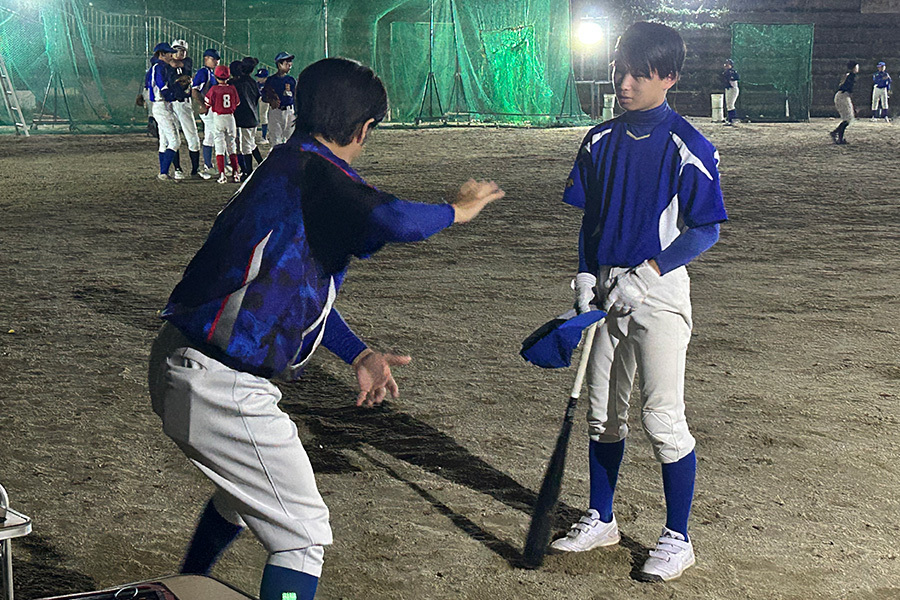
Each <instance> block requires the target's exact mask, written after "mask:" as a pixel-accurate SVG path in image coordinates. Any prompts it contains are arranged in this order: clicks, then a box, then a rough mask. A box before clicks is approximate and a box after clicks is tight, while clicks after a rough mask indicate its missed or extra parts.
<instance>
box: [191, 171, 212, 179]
mask: <svg viewBox="0 0 900 600" xmlns="http://www.w3.org/2000/svg"><path fill="white" fill-rule="evenodd" d="M211 178H212V175H210V174H209V173H207V172H206V171H205V170H204V171H200V170H198V171H197V172H196V173H192V174H191V179H211Z"/></svg>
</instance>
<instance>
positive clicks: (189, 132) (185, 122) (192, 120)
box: [170, 40, 210, 179]
mask: <svg viewBox="0 0 900 600" xmlns="http://www.w3.org/2000/svg"><path fill="white" fill-rule="evenodd" d="M171 45H172V48H174V49H175V56H174V60H173V62H172V70H171V73H170V77H171V81H170V86H171V88H172V91H173V94H174V98H173V102H172V110H173V111H174V113H175V118H176V120H177V121H178V125H179V126H180V127H181V133H182V134H183V135H184V139H185V140H186V141H187V146H188V153H189V155H190V158H191V178H194V179H209V178H210V176H209V174H208V173H207V172H206V169H204V170H203V172H202V173H201V172H199V168H200V136H199V134H198V133H197V118H196V117H195V116H194V106H193V104H191V89H192V88H191V74H192V73H193V70H194V61H193V60H191V57H190V56H188V55H187V51H188V44H187V42H186V41H184V40H175V41H173V42H172V44H171ZM174 164H175V178H176V179H183V178H184V174H183V173H182V172H181V163H180V160H179V156H178V153H176V154H175V161H174Z"/></svg>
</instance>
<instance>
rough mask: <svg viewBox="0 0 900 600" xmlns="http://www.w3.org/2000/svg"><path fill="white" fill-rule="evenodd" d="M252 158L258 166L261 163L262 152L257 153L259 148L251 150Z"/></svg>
mask: <svg viewBox="0 0 900 600" xmlns="http://www.w3.org/2000/svg"><path fill="white" fill-rule="evenodd" d="M253 158H255V159H256V164H259V163H261V162H262V161H263V157H262V152H260V151H259V148H254V149H253Z"/></svg>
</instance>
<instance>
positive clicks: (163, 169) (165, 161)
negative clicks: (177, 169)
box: [159, 150, 175, 174]
mask: <svg viewBox="0 0 900 600" xmlns="http://www.w3.org/2000/svg"><path fill="white" fill-rule="evenodd" d="M174 159H175V151H174V150H166V151H165V152H163V157H162V161H161V164H160V165H159V172H160V173H163V174H168V173H169V167H171V166H172V161H173V160H174Z"/></svg>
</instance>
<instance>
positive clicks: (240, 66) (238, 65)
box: [228, 60, 244, 78]
mask: <svg viewBox="0 0 900 600" xmlns="http://www.w3.org/2000/svg"><path fill="white" fill-rule="evenodd" d="M228 70H229V71H231V76H232V78H235V77H240V76H241V75H243V74H244V63H242V62H241V61H239V60H233V61H231V64H230V65H228Z"/></svg>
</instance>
